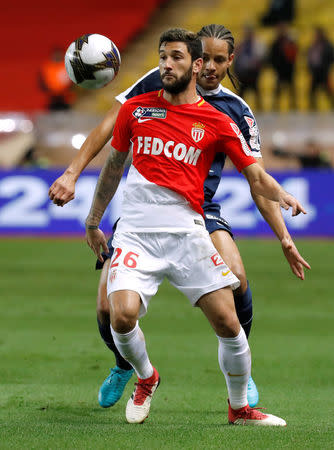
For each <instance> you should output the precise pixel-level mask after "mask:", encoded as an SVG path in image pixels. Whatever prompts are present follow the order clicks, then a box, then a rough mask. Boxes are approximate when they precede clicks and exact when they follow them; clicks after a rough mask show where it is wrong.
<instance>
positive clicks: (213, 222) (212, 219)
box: [205, 212, 234, 239]
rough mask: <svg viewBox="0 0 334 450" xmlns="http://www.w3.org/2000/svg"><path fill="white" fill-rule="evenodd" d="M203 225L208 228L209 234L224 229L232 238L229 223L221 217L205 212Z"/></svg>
mask: <svg viewBox="0 0 334 450" xmlns="http://www.w3.org/2000/svg"><path fill="white" fill-rule="evenodd" d="M205 227H206V229H207V230H208V232H209V234H211V233H213V232H214V231H217V230H224V231H227V232H228V233H229V235H230V236H231V238H232V239H234V237H233V233H232V230H231V227H230V225H229V223H228V222H227V221H226V220H225V219H224V218H223V217H220V216H217V215H215V214H212V213H210V212H206V213H205Z"/></svg>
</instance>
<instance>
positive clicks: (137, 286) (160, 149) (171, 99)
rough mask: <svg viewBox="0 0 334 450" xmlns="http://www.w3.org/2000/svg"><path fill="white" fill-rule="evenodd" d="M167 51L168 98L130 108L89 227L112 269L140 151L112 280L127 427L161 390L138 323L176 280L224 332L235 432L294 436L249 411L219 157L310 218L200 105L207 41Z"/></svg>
mask: <svg viewBox="0 0 334 450" xmlns="http://www.w3.org/2000/svg"><path fill="white" fill-rule="evenodd" d="M159 48H160V64H159V67H160V73H161V79H162V83H163V86H164V90H162V91H155V92H152V93H150V94H144V95H141V96H138V97H134V98H133V99H132V100H130V101H128V102H126V103H125V104H124V106H123V107H122V108H121V110H120V113H119V116H118V119H117V122H116V126H115V132H114V136H113V139H112V151H111V153H110V156H109V157H108V159H107V161H106V163H105V165H104V167H103V169H102V171H101V175H100V177H99V180H98V183H97V187H96V190H95V194H94V199H93V203H92V206H91V210H90V213H89V215H88V217H87V221H86V234H87V242H88V244H89V246H90V247H91V248H92V249H93V251H94V253H95V254H96V256H97V257H98V258H99V259H100V260H101V261H102V260H103V258H102V255H101V253H100V248H101V246H102V248H103V249H104V250H105V251H107V250H108V247H107V242H106V239H105V236H104V234H103V232H102V231H101V230H100V229H99V228H98V225H99V223H100V220H101V218H102V215H103V213H104V211H105V209H106V207H107V205H108V203H109V201H110V200H111V199H112V197H113V195H114V193H115V191H116V189H117V186H118V184H119V181H120V179H121V176H122V173H123V168H124V162H125V159H126V157H127V154H128V151H129V146H130V144H131V145H132V148H133V164H132V165H131V168H130V171H129V174H128V178H127V183H126V188H125V191H124V198H123V206H122V214H121V219H120V222H119V224H118V226H117V232H116V233H115V235H114V238H113V247H114V248H115V253H114V256H113V259H112V261H111V264H110V269H109V274H108V296H109V300H110V306H111V310H112V327H111V330H112V334H113V338H114V342H115V344H116V346H117V349H118V351H119V352H120V353H121V355H122V356H123V357H124V358H125V359H126V360H127V361H129V362H130V363H131V365H132V366H133V368H134V369H135V371H136V373H137V376H138V383H137V384H136V389H135V391H134V393H133V395H132V397H131V398H130V399H129V401H128V404H127V408H126V417H127V420H128V422H130V423H141V422H143V421H144V420H145V418H146V417H147V416H148V414H149V409H150V403H151V398H152V396H153V394H154V392H155V390H156V389H157V387H158V385H159V382H160V377H159V374H158V372H157V370H156V369H155V368H154V367H153V366H152V364H151V362H150V360H149V357H148V354H147V351H146V346H145V339H144V336H143V333H142V331H141V330H140V328H139V325H138V318H139V317H141V316H142V315H143V314H145V313H146V310H147V307H148V304H149V301H150V299H151V297H152V296H153V295H154V294H155V293H156V291H157V289H158V286H159V284H160V283H161V282H162V280H163V278H164V277H165V276H166V277H167V278H168V279H169V280H170V282H171V283H172V284H174V285H175V286H176V287H177V288H178V289H179V290H180V291H181V292H183V293H185V295H186V296H187V297H188V298H189V300H190V302H191V304H192V305H193V306H198V307H200V308H201V309H202V311H203V313H204V314H205V315H206V317H207V318H208V320H209V322H210V324H211V325H212V327H213V329H214V331H215V332H216V335H217V337H218V342H219V348H218V357H219V363H220V367H221V370H222V372H223V373H224V375H225V379H226V383H227V389H228V395H229V414H228V416H229V422H230V423H234V424H247V425H254V424H256V425H276V426H284V425H286V423H285V421H284V420H283V419H280V418H278V417H276V416H272V415H270V414H262V413H260V412H259V411H257V410H255V409H252V408H250V407H249V405H248V402H247V383H248V379H249V374H250V366H251V358H250V350H249V346H248V342H247V338H246V335H245V332H244V331H243V329H242V328H241V327H240V323H239V320H238V318H237V315H236V312H235V308H234V301H233V294H232V289H235V288H236V287H238V286H239V280H238V279H237V278H236V277H235V276H234V274H233V273H232V272H231V270H230V269H229V267H228V266H227V265H226V264H225V263H224V261H223V260H222V258H221V257H220V255H219V254H218V252H217V251H216V249H215V247H214V246H213V244H212V242H211V240H210V238H209V235H208V233H207V231H206V230H205V228H204V221H203V215H202V214H203V211H202V208H201V205H202V203H203V183H204V180H205V178H206V176H207V173H208V170H209V168H210V166H211V163H212V161H213V159H214V157H215V154H216V153H217V152H220V151H221V152H224V153H226V154H228V155H229V156H230V158H231V160H232V161H233V163H234V164H235V166H236V167H237V168H238V170H239V171H242V173H243V174H244V176H245V177H246V178H247V180H248V182H249V184H250V188H251V191H252V192H253V193H256V194H258V195H263V196H265V197H267V198H269V199H270V200H272V201H276V202H278V203H279V204H280V205H281V206H282V207H284V208H285V209H288V208H289V207H290V206H291V207H292V211H293V215H296V214H299V213H300V212H304V213H305V211H304V209H303V207H302V206H301V205H300V204H299V202H298V201H297V200H296V199H295V198H294V197H293V196H291V195H290V194H288V193H287V192H285V191H284V190H283V189H282V187H281V186H280V185H279V184H278V183H277V182H276V181H275V180H274V179H273V178H272V177H270V176H269V175H268V174H267V173H266V172H265V171H264V170H263V169H262V168H261V167H260V165H259V164H255V162H256V160H255V159H254V158H253V157H252V156H251V152H250V149H249V147H248V145H247V143H246V141H245V139H244V138H243V136H242V134H241V132H240V130H239V128H238V127H237V125H236V124H235V123H234V122H233V121H232V120H231V119H230V118H229V117H227V116H225V115H223V114H221V113H217V111H216V110H215V109H214V108H213V107H211V106H210V105H208V104H207V103H206V102H205V101H204V100H203V99H202V98H201V97H199V96H198V94H197V92H196V76H197V74H198V73H199V71H200V70H201V67H202V63H203V59H202V57H201V56H202V45H201V42H200V40H199V38H198V37H197V36H196V35H194V34H193V33H190V32H186V31H185V30H180V29H174V30H169V31H168V32H166V33H164V34H163V35H162V36H161V38H160V43H159Z"/></svg>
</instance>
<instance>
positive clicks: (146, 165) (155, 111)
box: [111, 90, 256, 231]
mask: <svg viewBox="0 0 334 450" xmlns="http://www.w3.org/2000/svg"><path fill="white" fill-rule="evenodd" d="M111 145H112V146H113V147H114V148H115V149H116V150H118V151H120V152H126V151H128V150H129V146H130V145H131V146H132V150H133V161H132V166H131V168H130V170H129V174H128V177H127V183H126V187H125V191H124V193H123V205H122V215H121V217H122V220H121V222H120V224H119V225H118V230H119V231H121V230H123V231H135V230H138V229H141V230H142V231H150V230H154V231H157V229H159V231H171V228H173V230H175V229H177V230H185V229H189V226H190V225H191V224H193V223H194V219H196V218H197V219H198V218H201V215H202V214H203V211H202V207H201V205H202V204H203V201H204V196H203V184H204V180H205V178H206V177H207V174H208V171H209V169H210V167H211V164H212V162H213V159H214V157H215V154H216V152H224V153H226V154H227V155H228V156H229V157H230V159H231V160H232V162H233V163H234V165H235V166H236V168H237V169H238V170H239V171H241V170H242V169H243V168H245V167H246V166H248V165H250V164H253V163H255V162H256V160H255V159H254V158H253V157H252V156H251V150H250V149H249V147H248V145H247V143H246V141H245V139H244V137H243V135H242V133H241V132H240V130H239V128H238V126H237V125H236V124H235V123H234V122H233V120H232V119H230V118H229V117H228V116H227V115H225V114H222V113H221V112H219V111H217V110H216V109H215V108H213V107H212V106H211V105H209V104H208V103H207V102H205V101H204V100H203V99H202V98H200V99H199V100H198V101H197V102H196V103H193V104H184V105H177V106H174V105H172V104H170V103H169V102H167V101H166V100H165V99H164V98H163V91H162V90H161V91H154V92H150V93H147V94H142V95H138V96H136V97H133V98H131V99H130V100H128V101H127V102H125V103H124V105H122V107H121V109H120V112H119V114H118V118H117V121H116V125H115V129H114V135H113V138H112V142H111ZM201 220H203V219H201ZM126 224H127V225H126Z"/></svg>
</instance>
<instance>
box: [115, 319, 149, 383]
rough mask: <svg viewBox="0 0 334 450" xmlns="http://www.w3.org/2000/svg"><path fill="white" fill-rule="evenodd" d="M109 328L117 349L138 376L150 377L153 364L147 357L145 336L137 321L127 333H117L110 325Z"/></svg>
mask: <svg viewBox="0 0 334 450" xmlns="http://www.w3.org/2000/svg"><path fill="white" fill-rule="evenodd" d="M110 330H111V334H112V335H113V338H114V342H115V345H116V347H117V349H118V351H119V352H120V354H121V355H122V356H123V358H124V359H126V360H127V361H128V362H129V363H130V364H131V366H132V367H133V368H134V369H135V371H136V373H137V375H138V377H139V378H142V379H145V378H149V377H151V376H152V375H153V366H152V364H151V363H150V360H149V358H148V354H147V351H146V345H145V337H144V334H143V332H142V331H141V329H140V328H139V325H138V322H137V323H136V326H135V327H134V329H133V330H131V331H129V333H124V334H123V333H117V332H116V331H115V330H114V329H113V328H112V326H111V325H110Z"/></svg>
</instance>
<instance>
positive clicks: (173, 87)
mask: <svg viewBox="0 0 334 450" xmlns="http://www.w3.org/2000/svg"><path fill="white" fill-rule="evenodd" d="M192 75H193V66H192V64H190V66H189V69H188V70H187V71H186V72H185V73H184V74H183V75H179V76H177V75H176V74H174V73H172V72H168V71H165V72H163V73H162V74H160V77H161V82H162V86H163V88H164V90H165V91H167V92H169V93H170V94H180V92H183V91H185V90H186V88H187V87H188V85H189V83H190V81H191V79H192Z"/></svg>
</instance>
